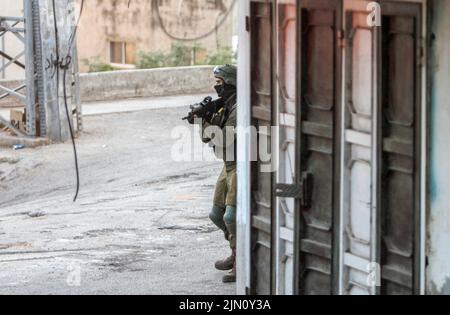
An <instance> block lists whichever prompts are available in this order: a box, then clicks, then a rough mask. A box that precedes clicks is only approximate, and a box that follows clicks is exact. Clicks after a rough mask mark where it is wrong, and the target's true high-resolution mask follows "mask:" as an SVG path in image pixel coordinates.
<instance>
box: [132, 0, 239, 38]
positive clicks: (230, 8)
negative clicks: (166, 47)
mask: <svg viewBox="0 0 450 315" xmlns="http://www.w3.org/2000/svg"><path fill="white" fill-rule="evenodd" d="M236 2H237V0H233V2H232V3H231V4H230V6H229V8H228V10H227V12H226V13H225V14H224V15H223V18H222V19H221V20H220V22H218V23H216V25H215V27H214V28H213V29H212V30H210V31H208V32H206V33H204V34H202V35H200V36H197V37H192V38H184V37H179V36H175V35H173V34H171V33H170V32H169V31H168V30H167V27H166V25H165V24H164V21H163V18H162V16H161V12H160V11H159V4H158V3H156V5H155V7H156V14H157V16H158V21H159V25H160V26H161V29H162V31H163V32H164V34H166V36H167V37H169V38H171V39H173V40H177V41H181V42H195V41H198V40H201V39H204V38H206V37H208V36H210V35H212V34H214V33H215V32H217V30H218V29H219V28H220V27H221V26H222V25H223V24H224V23H225V21H226V20H227V18H228V16H229V15H230V14H231V12H233V8H234V6H235V4H236ZM130 4H131V0H128V8H129V7H130Z"/></svg>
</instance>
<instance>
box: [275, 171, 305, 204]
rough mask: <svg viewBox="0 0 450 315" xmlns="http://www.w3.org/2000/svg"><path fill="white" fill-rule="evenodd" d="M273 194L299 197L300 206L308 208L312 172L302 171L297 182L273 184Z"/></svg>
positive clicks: (284, 196) (283, 196)
mask: <svg viewBox="0 0 450 315" xmlns="http://www.w3.org/2000/svg"><path fill="white" fill-rule="evenodd" d="M275 196H277V197H282V198H295V199H299V200H300V204H301V206H302V207H304V208H310V207H311V199H312V174H311V173H310V172H303V173H302V176H301V180H300V182H299V183H295V184H277V185H275Z"/></svg>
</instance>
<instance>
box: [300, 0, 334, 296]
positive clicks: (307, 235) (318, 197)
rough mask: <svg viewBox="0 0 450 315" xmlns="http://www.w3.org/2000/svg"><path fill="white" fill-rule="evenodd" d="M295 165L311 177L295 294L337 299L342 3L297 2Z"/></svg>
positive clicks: (303, 211)
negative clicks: (339, 33)
mask: <svg viewBox="0 0 450 315" xmlns="http://www.w3.org/2000/svg"><path fill="white" fill-rule="evenodd" d="M299 3H300V4H299V15H298V16H299V27H300V34H299V37H300V38H299V44H300V50H299V58H300V61H299V62H300V67H299V70H300V76H301V80H300V82H299V84H300V88H299V106H300V107H299V109H300V113H299V115H298V123H299V124H298V126H299V128H297V129H298V130H297V132H298V134H297V137H298V140H299V141H298V143H299V146H298V150H299V152H298V154H297V161H298V163H297V165H299V171H301V173H302V174H303V175H309V176H311V177H312V195H311V203H310V205H305V204H303V205H301V207H300V209H299V210H300V211H299V212H298V213H297V214H298V215H297V224H298V234H297V237H298V238H296V240H299V242H298V244H297V248H296V254H297V255H298V256H297V259H298V261H297V264H298V268H299V279H298V285H299V293H301V294H332V293H335V292H336V291H335V282H334V281H335V279H334V275H336V274H335V273H334V275H333V272H334V270H335V268H336V266H335V264H336V261H337V255H336V254H335V253H334V252H333V248H334V246H333V242H334V240H335V235H334V233H335V229H334V228H335V223H336V222H335V217H336V215H337V213H338V205H339V204H338V199H339V193H338V185H337V183H336V181H337V180H338V179H339V174H338V173H339V172H338V170H339V143H338V140H339V136H338V135H339V123H338V122H339V108H340V105H339V86H340V84H339V82H340V80H339V78H340V71H339V60H340V53H339V50H338V38H337V37H338V32H337V30H340V29H341V9H342V8H341V1H336V0H314V1H300V2H299Z"/></svg>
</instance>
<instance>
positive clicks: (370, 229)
mask: <svg viewBox="0 0 450 315" xmlns="http://www.w3.org/2000/svg"><path fill="white" fill-rule="evenodd" d="M369 3H370V1H361V0H345V1H344V34H345V35H344V37H345V41H344V47H343V51H344V59H343V60H344V71H343V72H344V73H343V76H344V80H343V82H344V106H343V108H342V111H343V122H342V124H343V128H342V142H343V145H342V154H343V160H342V174H341V176H342V179H341V191H342V199H341V200H342V205H341V220H340V221H341V235H340V246H339V247H340V251H341V254H340V255H341V266H340V293H341V294H374V293H375V292H376V284H377V274H376V272H377V271H378V269H379V268H377V265H376V264H373V263H372V262H377V261H378V258H377V257H378V256H377V247H376V243H375V239H376V237H375V235H376V233H377V226H376V219H377V216H376V194H375V187H376V173H375V172H376V170H377V167H376V161H377V150H376V148H377V146H376V143H377V140H376V139H377V138H376V135H377V133H376V125H377V124H376V121H377V112H376V108H377V106H375V104H376V100H377V95H376V93H375V91H376V74H377V72H376V69H377V65H378V62H377V57H376V56H377V50H376V47H377V45H376V39H377V33H378V28H377V27H373V26H371V25H369V24H368V22H367V17H368V11H367V6H368V4H369ZM374 144H375V145H374Z"/></svg>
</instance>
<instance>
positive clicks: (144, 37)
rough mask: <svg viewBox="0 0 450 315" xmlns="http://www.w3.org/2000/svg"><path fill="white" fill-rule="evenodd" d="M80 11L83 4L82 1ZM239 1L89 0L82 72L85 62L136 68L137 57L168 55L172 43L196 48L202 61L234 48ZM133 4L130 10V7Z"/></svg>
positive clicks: (83, 22) (80, 37)
mask: <svg viewBox="0 0 450 315" xmlns="http://www.w3.org/2000/svg"><path fill="white" fill-rule="evenodd" d="M77 3H78V7H79V6H80V4H81V0H77ZM234 3H235V2H234V0H195V1H185V0H131V1H128V0H107V1H104V0H93V1H85V3H84V10H83V15H82V18H81V21H80V27H79V33H78V42H77V43H78V53H79V60H80V66H81V70H82V71H86V70H87V65H86V61H92V60H97V61H98V62H102V63H106V64H113V65H114V66H116V67H118V68H130V67H131V68H132V67H133V65H134V64H135V62H136V59H137V56H138V53H139V52H140V51H142V52H147V53H148V52H168V51H169V50H170V48H171V45H172V44H173V43H183V44H185V45H187V46H191V47H192V46H194V45H195V46H196V47H199V49H198V52H197V54H198V56H197V57H198V58H202V57H203V55H205V54H207V53H214V52H215V51H217V49H219V48H221V47H223V48H224V47H230V48H231V47H232V46H233V35H234V34H235V31H236V28H235V27H234V26H233V25H234V23H233V21H234V18H235V13H236V10H235V9H236V6H234ZM128 5H129V6H128Z"/></svg>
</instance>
